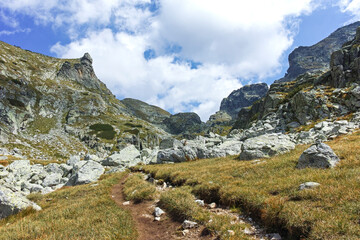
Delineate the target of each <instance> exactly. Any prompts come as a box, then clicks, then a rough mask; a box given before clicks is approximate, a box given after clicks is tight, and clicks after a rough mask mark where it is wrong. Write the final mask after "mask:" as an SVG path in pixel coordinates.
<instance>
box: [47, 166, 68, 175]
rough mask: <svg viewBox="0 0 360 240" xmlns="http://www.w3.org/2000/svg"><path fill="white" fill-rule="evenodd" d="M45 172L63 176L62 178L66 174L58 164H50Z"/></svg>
mask: <svg viewBox="0 0 360 240" xmlns="http://www.w3.org/2000/svg"><path fill="white" fill-rule="evenodd" d="M44 169H45V171H46V172H47V173H50V174H51V173H58V174H61V176H62V175H63V174H64V171H63V170H62V169H61V167H60V165H59V164H57V163H50V164H48V165H46V166H45V168H44Z"/></svg>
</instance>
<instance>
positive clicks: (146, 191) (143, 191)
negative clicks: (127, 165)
mask: <svg viewBox="0 0 360 240" xmlns="http://www.w3.org/2000/svg"><path fill="white" fill-rule="evenodd" d="M124 194H125V196H126V200H129V201H134V202H136V203H139V202H142V201H145V200H153V199H154V197H155V194H156V187H155V186H154V185H153V184H151V183H149V182H146V181H145V180H144V177H143V175H142V174H140V173H136V174H133V175H131V176H129V177H128V178H127V179H126V182H125V185H124Z"/></svg>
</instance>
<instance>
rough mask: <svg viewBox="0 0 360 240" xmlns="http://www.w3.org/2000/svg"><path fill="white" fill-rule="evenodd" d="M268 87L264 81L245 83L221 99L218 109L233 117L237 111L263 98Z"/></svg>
mask: <svg viewBox="0 0 360 240" xmlns="http://www.w3.org/2000/svg"><path fill="white" fill-rule="evenodd" d="M268 89H269V87H268V85H267V84H266V83H257V84H251V85H246V86H244V87H242V88H239V89H237V90H234V91H233V92H232V93H231V94H230V95H229V96H228V97H227V98H224V99H223V100H222V101H221V105H220V111H223V112H226V113H227V114H229V115H230V116H231V117H232V118H233V119H235V118H236V117H237V115H238V113H239V111H240V110H241V109H242V108H244V107H248V106H250V105H252V104H253V103H254V102H255V101H257V100H259V99H261V98H263V97H264V96H265V95H266V93H267V91H268Z"/></svg>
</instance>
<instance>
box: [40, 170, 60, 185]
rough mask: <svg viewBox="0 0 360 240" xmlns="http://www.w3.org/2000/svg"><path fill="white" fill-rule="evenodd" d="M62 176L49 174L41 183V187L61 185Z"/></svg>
mask: <svg viewBox="0 0 360 240" xmlns="http://www.w3.org/2000/svg"><path fill="white" fill-rule="evenodd" d="M61 178H62V174H60V173H51V174H49V175H47V176H46V177H45V179H44V181H43V183H42V186H43V187H53V186H56V185H59V184H60V183H61Z"/></svg>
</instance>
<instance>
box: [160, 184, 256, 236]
mask: <svg viewBox="0 0 360 240" xmlns="http://www.w3.org/2000/svg"><path fill="white" fill-rule="evenodd" d="M159 205H160V207H162V208H164V209H165V210H166V212H167V213H168V214H170V216H171V217H172V218H173V219H174V220H175V221H179V222H182V221H184V220H185V219H186V220H193V221H196V222H197V223H201V224H203V225H204V226H205V227H206V228H207V229H208V230H209V231H210V232H212V233H214V234H216V235H217V236H219V237H220V239H242V240H246V239H251V238H249V236H247V235H245V234H244V231H243V230H244V229H245V228H249V227H250V225H248V224H246V223H239V222H238V223H232V221H234V219H233V216H228V215H216V214H214V213H210V212H209V211H207V210H205V209H204V208H203V207H200V206H199V205H198V204H197V203H196V202H195V198H194V196H193V195H192V194H191V188H190V187H188V186H184V187H180V188H175V189H172V190H170V191H167V192H163V193H162V194H161V197H160V202H159ZM228 230H233V231H234V233H235V235H234V236H229V233H228Z"/></svg>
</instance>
